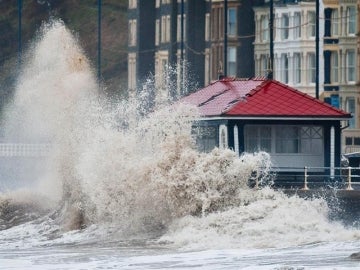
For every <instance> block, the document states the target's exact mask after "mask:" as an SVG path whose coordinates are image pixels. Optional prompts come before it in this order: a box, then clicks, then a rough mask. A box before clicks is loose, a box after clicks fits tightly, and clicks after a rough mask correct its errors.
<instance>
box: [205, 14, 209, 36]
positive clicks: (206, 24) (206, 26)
mask: <svg viewBox="0 0 360 270" xmlns="http://www.w3.org/2000/svg"><path fill="white" fill-rule="evenodd" d="M209 40H210V14H209V13H206V15H205V41H209Z"/></svg>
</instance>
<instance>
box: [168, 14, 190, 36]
mask: <svg viewBox="0 0 360 270" xmlns="http://www.w3.org/2000/svg"><path fill="white" fill-rule="evenodd" d="M183 20H184V21H183V24H184V25H183V26H184V30H183V31H184V36H183V38H184V41H185V40H186V31H185V29H186V14H183ZM176 32H177V33H176V38H177V41H178V42H180V41H181V15H178V16H177V29H176ZM168 36H169V37H170V16H169V23H168ZM169 41H170V39H169Z"/></svg>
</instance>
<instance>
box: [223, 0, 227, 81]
mask: <svg viewBox="0 0 360 270" xmlns="http://www.w3.org/2000/svg"><path fill="white" fill-rule="evenodd" d="M227 43H228V0H224V77H226V76H227V63H228V61H227V58H228V55H227V47H228V44H227Z"/></svg>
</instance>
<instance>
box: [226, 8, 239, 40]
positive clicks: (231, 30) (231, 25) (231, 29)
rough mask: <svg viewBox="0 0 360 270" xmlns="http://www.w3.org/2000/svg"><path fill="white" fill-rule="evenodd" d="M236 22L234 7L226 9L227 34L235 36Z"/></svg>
mask: <svg viewBox="0 0 360 270" xmlns="http://www.w3.org/2000/svg"><path fill="white" fill-rule="evenodd" d="M236 24H237V20H236V8H229V9H228V27H227V31H228V35H229V36H232V37H234V36H236Z"/></svg>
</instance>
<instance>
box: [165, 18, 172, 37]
mask: <svg viewBox="0 0 360 270" xmlns="http://www.w3.org/2000/svg"><path fill="white" fill-rule="evenodd" d="M170 26H171V23H170V15H167V16H166V37H165V41H166V42H170V32H171V31H170V30H171V27H170Z"/></svg>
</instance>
